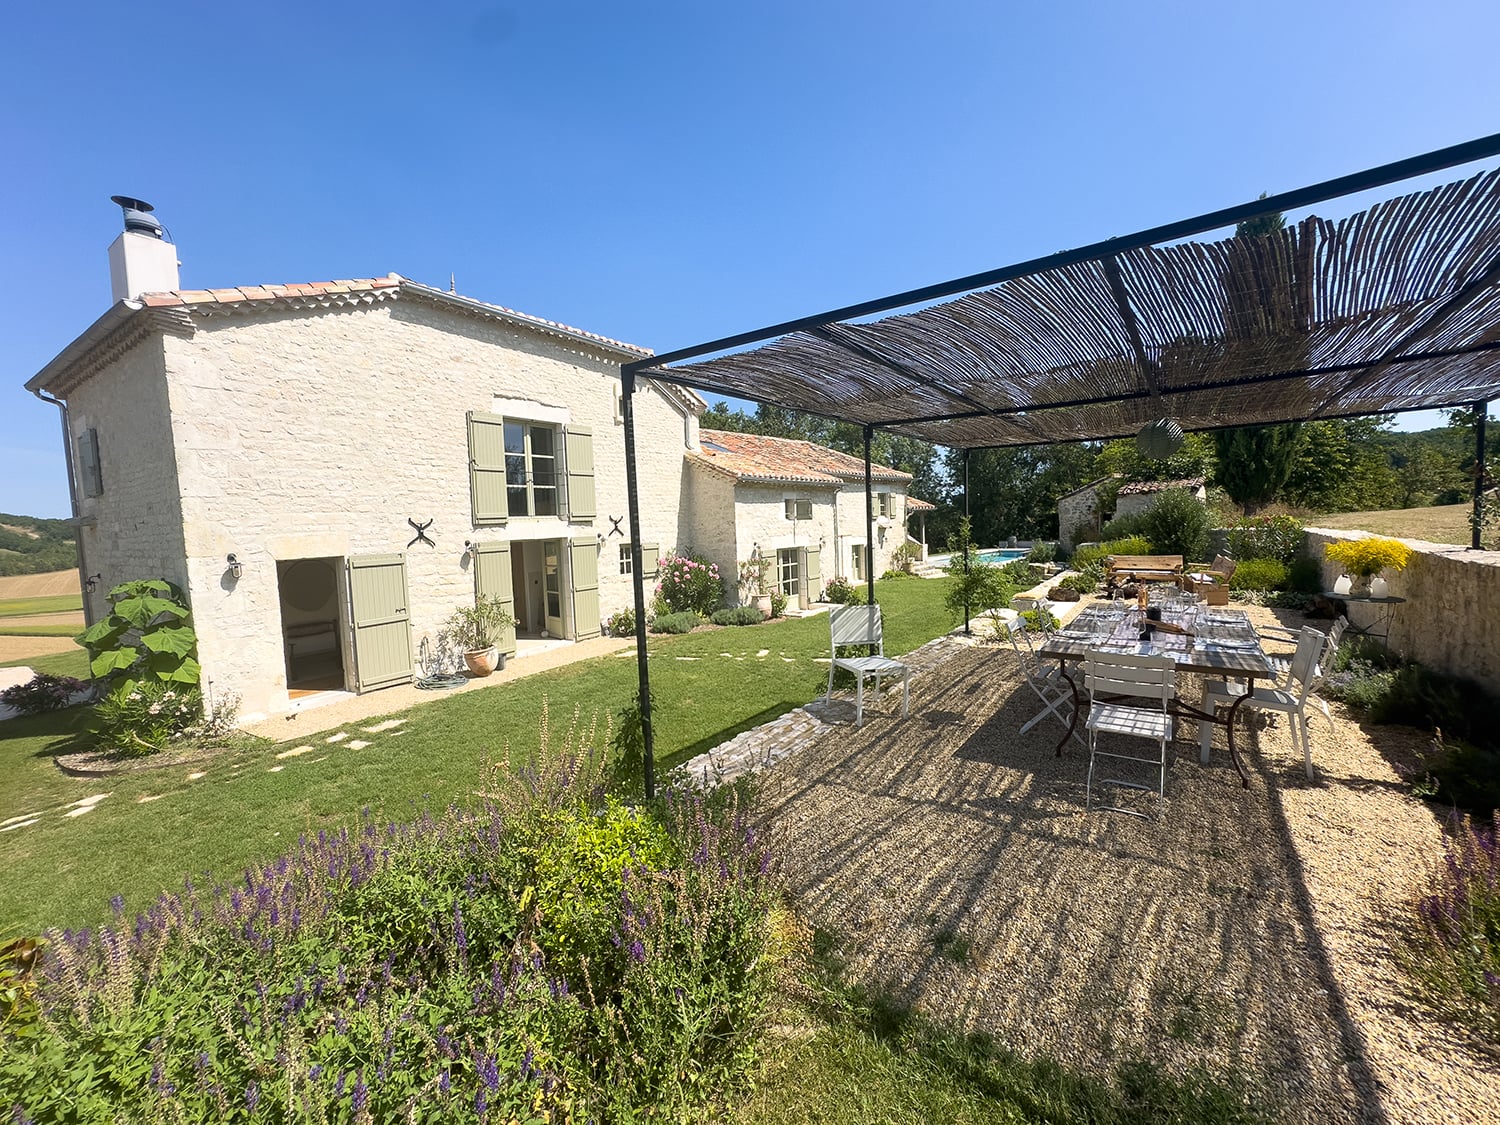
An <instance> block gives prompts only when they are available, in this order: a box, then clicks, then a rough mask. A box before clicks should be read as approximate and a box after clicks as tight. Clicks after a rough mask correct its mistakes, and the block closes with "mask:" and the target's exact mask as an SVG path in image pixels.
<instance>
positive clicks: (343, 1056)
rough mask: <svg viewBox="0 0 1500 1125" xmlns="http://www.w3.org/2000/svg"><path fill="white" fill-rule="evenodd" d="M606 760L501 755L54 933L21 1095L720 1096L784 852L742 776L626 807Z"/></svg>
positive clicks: (17, 1035) (440, 1103)
mask: <svg viewBox="0 0 1500 1125" xmlns="http://www.w3.org/2000/svg"><path fill="white" fill-rule="evenodd" d="M594 733H597V732H589V734H590V737H589V741H592V735H593V734H594ZM570 741H571V739H570ZM604 776H605V774H604V772H603V767H602V764H601V762H600V761H599V758H598V756H597V755H594V754H592V753H587V752H580V753H564V754H562V755H558V756H555V757H554V758H553V759H552V761H551V764H550V765H548V766H546V767H543V768H527V769H514V770H513V769H498V770H496V771H495V773H494V776H492V777H488V778H486V779H485V780H484V784H483V785H482V786H481V787H480V788H481V789H482V791H483V792H485V793H488V794H496V796H492V797H489V798H487V799H485V800H484V801H483V803H482V804H480V805H479V806H478V807H476V808H473V809H459V808H456V807H453V808H449V809H448V810H447V811H446V812H444V813H442V814H441V815H438V816H432V815H424V816H422V817H420V818H419V819H417V820H415V821H412V822H410V823H402V824H380V823H377V822H376V820H375V819H374V818H373V817H371V816H370V815H368V813H367V814H366V815H365V816H364V818H363V820H362V821H361V823H360V824H359V825H358V827H355V828H349V829H343V830H338V831H320V832H319V833H318V834H317V835H316V836H309V837H304V838H303V839H302V840H301V841H300V842H299V843H298V845H297V847H296V848H295V849H293V850H292V851H290V852H288V853H287V854H285V855H283V856H280V857H278V858H276V859H273V860H270V861H269V862H267V863H265V864H263V865H260V866H257V867H254V868H252V869H250V870H247V871H246V872H245V873H244V875H243V877H241V878H240V879H238V880H235V881H232V882H229V883H223V884H216V885H211V886H198V885H194V884H192V883H188V884H185V885H184V887H183V888H182V889H181V890H180V891H177V892H174V893H171V894H164V895H162V896H161V898H159V899H158V900H157V901H156V902H154V903H152V904H151V905H149V906H148V907H146V908H145V909H144V910H142V911H140V912H139V913H137V914H135V915H134V917H132V916H130V915H129V914H128V913H127V911H126V910H125V904H124V902H123V900H121V899H118V898H117V899H116V900H115V901H114V904H113V905H114V920H113V921H112V922H110V923H109V924H107V925H103V926H100V927H99V928H97V929H92V930H78V931H50V932H48V933H47V934H46V935H45V936H44V953H43V957H42V961H41V965H40V967H39V968H38V969H37V970H36V972H35V975H34V981H33V984H34V988H33V990H32V992H33V994H34V996H35V1000H34V1002H32V1003H30V1004H29V1006H28V1007H26V1008H25V1010H19V1009H18V1010H16V1011H12V1012H11V1013H10V1018H9V1019H8V1021H7V1024H6V1032H7V1034H5V1035H4V1036H0V1114H3V1115H4V1116H5V1118H6V1120H14V1121H16V1122H27V1121H33V1122H49V1123H51V1122H58V1123H67V1122H86V1121H103V1120H121V1121H123V1120H130V1121H157V1120H160V1121H214V1122H255V1121H267V1122H270V1121H278V1122H279V1121H286V1120H308V1121H319V1122H351V1123H352V1122H385V1121H432V1122H435V1121H442V1122H495V1123H497V1125H498V1123H510V1122H541V1121H550V1122H553V1123H557V1122H579V1123H582V1122H585V1121H595V1122H601V1123H602V1122H611V1121H636V1120H639V1119H641V1118H642V1117H643V1116H651V1117H653V1118H655V1117H660V1118H662V1119H665V1120H672V1121H687V1120H709V1119H712V1118H713V1117H714V1116H715V1115H716V1114H718V1113H719V1112H721V1111H722V1107H723V1106H724V1105H725V1104H726V1102H727V1099H728V1098H729V1097H730V1096H731V1094H732V1093H733V1092H734V1091H735V1090H737V1089H738V1088H739V1087H740V1086H741V1085H742V1084H743V1082H744V1081H745V1080H746V1078H747V1076H748V1074H749V1072H750V1067H751V1062H752V1061H753V1051H754V1048H755V1044H756V1041H757V1038H758V1033H759V1031H760V1028H761V1023H762V1015H763V1011H764V1007H765V1002H766V998H767V995H768V990H769V986H770V984H771V972H772V969H771V965H770V958H769V957H768V951H769V940H770V929H771V924H770V909H771V906H772V902H773V898H774V893H775V891H774V885H773V879H772V876H771V864H770V857H769V854H768V852H767V850H766V848H765V846H764V844H763V843H762V841H761V840H760V839H759V838H758V837H757V834H756V832H755V830H754V828H753V827H752V826H751V825H750V824H749V822H748V820H747V816H746V812H745V810H744V808H743V807H742V806H741V804H740V803H739V802H738V801H737V800H736V799H735V796H734V795H733V794H726V795H725V796H723V797H721V798H718V799H716V800H711V799H707V798H704V797H702V796H697V795H693V796H684V797H672V798H669V799H665V800H663V801H661V802H659V803H658V804H657V805H655V806H653V807H651V808H649V809H646V808H629V807H626V806H625V805H623V804H621V803H619V802H618V801H615V800H612V799H611V798H609V797H608V796H607V795H606V794H605V793H604V790H603V788H602V785H603V778H604Z"/></svg>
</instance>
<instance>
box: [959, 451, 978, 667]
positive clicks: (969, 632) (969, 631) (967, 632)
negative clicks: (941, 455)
mask: <svg viewBox="0 0 1500 1125" xmlns="http://www.w3.org/2000/svg"><path fill="white" fill-rule="evenodd" d="M964 527H965V528H967V530H966V531H965V532H964V534H963V536H962V538H960V539H959V546H960V547H962V548H963V552H964V636H966V637H972V636H973V635H974V627H973V626H972V625H970V624H969V545H970V544H969V541H970V539H972V538H973V535H974V525H973V524H971V523H970V522H969V451H968V450H967V449H965V450H964Z"/></svg>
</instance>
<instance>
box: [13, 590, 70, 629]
mask: <svg viewBox="0 0 1500 1125" xmlns="http://www.w3.org/2000/svg"><path fill="white" fill-rule="evenodd" d="M82 610H83V595H82V594H57V595H55V596H53V597H46V598H6V599H3V600H0V617H29V616H31V615H32V614H34V613H78V612H82ZM75 632H76V630H75Z"/></svg>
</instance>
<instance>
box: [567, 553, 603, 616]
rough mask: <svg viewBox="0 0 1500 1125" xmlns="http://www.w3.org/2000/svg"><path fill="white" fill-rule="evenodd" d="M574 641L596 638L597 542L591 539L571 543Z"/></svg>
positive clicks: (597, 606)
mask: <svg viewBox="0 0 1500 1125" xmlns="http://www.w3.org/2000/svg"><path fill="white" fill-rule="evenodd" d="M569 546H570V547H571V548H572V559H571V561H572V564H573V638H574V640H579V641H582V640H587V639H588V638H589V637H597V636H598V635H599V541H598V540H597V539H595V538H594V537H593V536H589V537H588V538H586V539H574V540H572V542H571V543H569Z"/></svg>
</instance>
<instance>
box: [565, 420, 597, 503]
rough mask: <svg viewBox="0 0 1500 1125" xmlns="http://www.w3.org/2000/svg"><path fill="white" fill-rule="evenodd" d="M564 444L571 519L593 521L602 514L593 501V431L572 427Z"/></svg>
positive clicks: (569, 428)
mask: <svg viewBox="0 0 1500 1125" xmlns="http://www.w3.org/2000/svg"><path fill="white" fill-rule="evenodd" d="M563 440H564V444H565V447H566V452H567V458H568V519H570V520H591V519H593V518H594V517H595V516H597V515H598V514H599V512H598V506H597V503H596V502H595V500H594V431H593V430H590V429H588V428H587V427H585V426H569V427H568V429H567V432H566V434H565V435H564V439H563Z"/></svg>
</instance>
